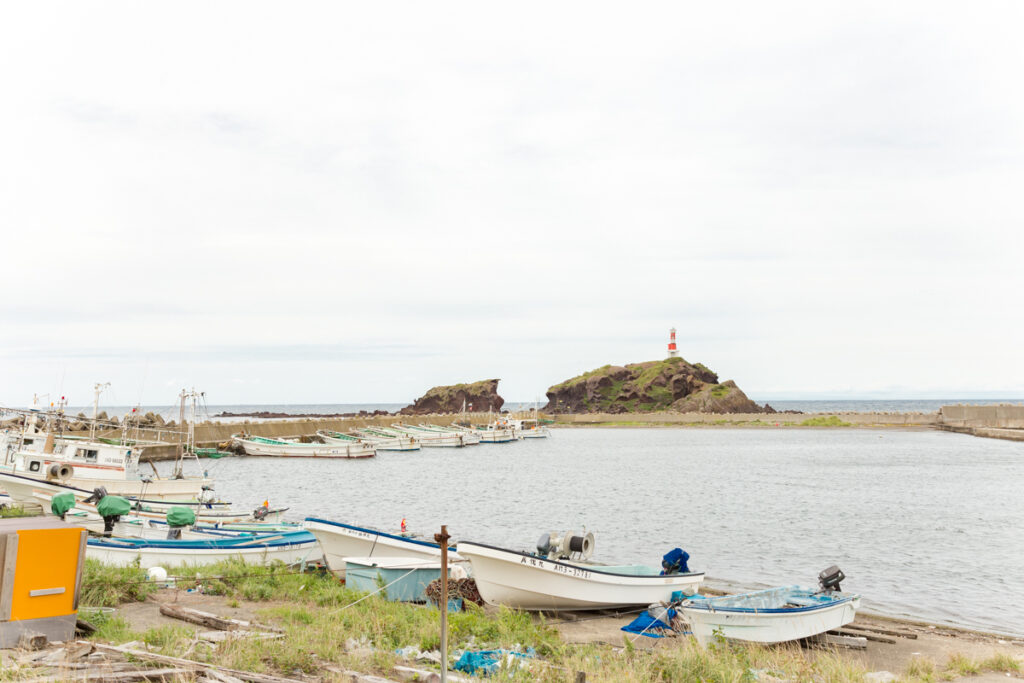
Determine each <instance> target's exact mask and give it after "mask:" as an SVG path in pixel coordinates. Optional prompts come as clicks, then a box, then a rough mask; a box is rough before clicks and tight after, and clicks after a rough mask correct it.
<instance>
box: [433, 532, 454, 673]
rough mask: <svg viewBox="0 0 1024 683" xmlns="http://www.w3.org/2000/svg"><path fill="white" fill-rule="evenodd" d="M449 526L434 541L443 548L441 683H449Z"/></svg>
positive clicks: (440, 604) (439, 602)
mask: <svg viewBox="0 0 1024 683" xmlns="http://www.w3.org/2000/svg"><path fill="white" fill-rule="evenodd" d="M449 538H451V537H450V536H449V535H448V525H442V526H441V533H439V534H434V540H435V541H436V542H437V543H438V544H439V545H440V546H441V599H440V600H439V601H438V607H440V608H441V683H447V681H448V539H449Z"/></svg>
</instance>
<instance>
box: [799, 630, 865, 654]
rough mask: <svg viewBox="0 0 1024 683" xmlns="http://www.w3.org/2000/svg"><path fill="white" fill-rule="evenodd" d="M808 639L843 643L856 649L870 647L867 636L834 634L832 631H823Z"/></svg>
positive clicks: (820, 643)
mask: <svg viewBox="0 0 1024 683" xmlns="http://www.w3.org/2000/svg"><path fill="white" fill-rule="evenodd" d="M807 640H808V641H810V642H812V643H816V644H819V645H842V646H844V647H849V648H853V649H854V650H866V649H867V647H868V641H867V639H866V638H853V637H850V636H834V635H832V634H830V633H822V634H820V635H816V636H811V637H810V638H808V639H807Z"/></svg>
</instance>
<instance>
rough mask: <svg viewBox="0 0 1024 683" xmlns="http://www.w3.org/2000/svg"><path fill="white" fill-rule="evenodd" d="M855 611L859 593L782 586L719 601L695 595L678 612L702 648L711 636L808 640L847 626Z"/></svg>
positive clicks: (774, 641) (749, 639) (776, 640)
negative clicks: (718, 634) (687, 623)
mask: <svg viewBox="0 0 1024 683" xmlns="http://www.w3.org/2000/svg"><path fill="white" fill-rule="evenodd" d="M859 607H860V596H859V595H854V594H850V593H842V592H839V591H827V590H821V589H819V590H817V591H812V590H810V589H807V588H800V587H799V586H787V587H782V588H770V589H768V590H762V591H755V592H753V593H743V594H740V595H726V596H722V597H705V596H694V597H692V598H690V599H687V600H684V601H683V602H682V603H681V604H680V605H679V607H678V609H679V610H680V611H681V612H682V614H683V617H684V618H685V620H686V621H687V622H689V624H690V629H691V630H692V631H693V635H694V636H695V637H696V638H697V640H698V641H699V642H700V643H701V644H702V645H706V644H707V643H709V642H711V641H712V640H713V639H714V637H715V634H716V632H717V633H721V635H722V636H724V637H725V638H730V639H734V640H745V641H751V642H755V643H784V642H786V641H789V640H798V639H800V638H809V637H811V636H815V635H818V634H820V633H825V632H826V631H830V630H832V629H836V628H839V627H841V626H845V625H846V624H849V623H850V622H852V621H853V619H854V617H856V615H857V609H858V608H859Z"/></svg>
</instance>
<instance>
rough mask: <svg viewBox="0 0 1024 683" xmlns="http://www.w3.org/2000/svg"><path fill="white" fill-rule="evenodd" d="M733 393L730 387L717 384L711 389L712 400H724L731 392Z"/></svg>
mask: <svg viewBox="0 0 1024 683" xmlns="http://www.w3.org/2000/svg"><path fill="white" fill-rule="evenodd" d="M731 391H732V389H730V388H729V387H727V386H725V385H724V384H715V385H714V386H712V387H711V397H712V398H724V397H726V396H728V395H729V392H731Z"/></svg>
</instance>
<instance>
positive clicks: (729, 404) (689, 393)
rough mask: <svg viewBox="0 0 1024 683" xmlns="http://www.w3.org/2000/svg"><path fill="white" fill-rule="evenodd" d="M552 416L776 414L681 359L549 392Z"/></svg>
mask: <svg viewBox="0 0 1024 683" xmlns="http://www.w3.org/2000/svg"><path fill="white" fill-rule="evenodd" d="M547 397H548V404H547V406H546V407H545V408H544V412H547V413H597V412H603V413H649V412H655V411H664V410H668V411H673V412H680V413H774V412H775V410H774V409H773V408H772V407H771V406H768V405H765V406H760V405H758V404H756V403H754V402H753V401H751V400H750V399H749V398H747V395H746V394H744V393H743V391H742V390H741V389H740V388H739V387H738V386H736V382H734V381H732V380H727V381H725V382H719V381H718V375H717V374H716V373H715V372H713V371H711V370H710V369H708V368H707V367H706V366H705V365H703V364H701V363H695V364H690V363H688V362H686V361H685V360H683V359H682V358H679V357H676V358H666V359H665V360H661V361H648V362H646V363H631V364H629V365H625V366H617V365H605V366H604V367H600V368H597V369H596V370H591V371H590V372H585V373H583V374H582V375H579V376H578V377H573V378H572V379H568V380H566V381H564V382H562V383H560V384H556V385H555V386H553V387H551V388H550V389H548V391H547Z"/></svg>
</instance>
